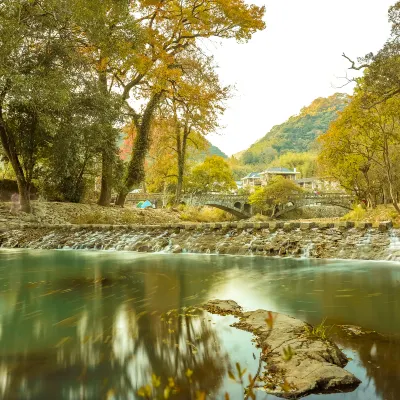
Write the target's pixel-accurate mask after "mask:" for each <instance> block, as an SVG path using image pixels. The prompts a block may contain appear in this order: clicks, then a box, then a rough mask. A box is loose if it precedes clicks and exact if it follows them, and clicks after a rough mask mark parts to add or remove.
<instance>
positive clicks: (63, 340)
mask: <svg viewBox="0 0 400 400" xmlns="http://www.w3.org/2000/svg"><path fill="white" fill-rule="evenodd" d="M70 340H72V337H71V336H67V337H64V338H62V339H61V340H60V341H59V342H58V343H57V344H56V347H62V346H64V344H65V343H68V342H69V341H70Z"/></svg>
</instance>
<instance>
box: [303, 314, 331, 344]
mask: <svg viewBox="0 0 400 400" xmlns="http://www.w3.org/2000/svg"><path fill="white" fill-rule="evenodd" d="M325 321H326V319H324V320H323V321H322V322H321V323H320V324H319V325H317V326H311V325H306V326H305V327H304V334H305V336H307V337H308V338H310V339H322V340H327V339H328V336H327V334H328V331H329V330H330V329H331V328H329V329H328V327H327V326H326V325H325Z"/></svg>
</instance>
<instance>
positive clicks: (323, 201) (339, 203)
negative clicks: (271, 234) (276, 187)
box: [274, 194, 354, 218]
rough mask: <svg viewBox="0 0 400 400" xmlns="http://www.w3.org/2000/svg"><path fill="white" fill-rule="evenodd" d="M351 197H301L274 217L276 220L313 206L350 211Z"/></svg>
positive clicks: (288, 204)
mask: <svg viewBox="0 0 400 400" xmlns="http://www.w3.org/2000/svg"><path fill="white" fill-rule="evenodd" d="M353 200H354V198H353V196H350V195H341V194H339V195H336V197H334V196H333V195H330V196H328V195H326V196H318V195H315V196H303V197H298V198H297V199H295V200H293V201H290V202H289V203H287V204H286V205H285V206H284V207H283V208H282V209H280V210H279V211H278V212H277V213H275V215H274V217H275V218H278V217H280V216H282V215H284V214H286V213H288V212H290V211H293V210H297V209H300V208H304V207H313V206H333V207H341V208H343V209H346V210H352V209H353V207H352V205H353Z"/></svg>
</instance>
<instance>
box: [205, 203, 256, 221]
mask: <svg viewBox="0 0 400 400" xmlns="http://www.w3.org/2000/svg"><path fill="white" fill-rule="evenodd" d="M204 205H205V206H208V207H214V208H218V209H220V210H223V211H226V212H228V213H230V214H232V215H234V216H235V217H237V218H240V219H245V218H249V215H246V214H245V213H244V212H243V211H241V210H238V209H236V208H232V207H227V206H224V205H222V204H213V203H207V204H204Z"/></svg>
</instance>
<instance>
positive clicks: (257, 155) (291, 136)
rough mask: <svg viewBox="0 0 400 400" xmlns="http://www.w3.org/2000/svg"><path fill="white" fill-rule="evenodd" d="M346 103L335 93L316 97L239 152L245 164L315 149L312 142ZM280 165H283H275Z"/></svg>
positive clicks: (267, 160) (266, 162)
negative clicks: (246, 148)
mask: <svg viewBox="0 0 400 400" xmlns="http://www.w3.org/2000/svg"><path fill="white" fill-rule="evenodd" d="M347 102H348V96H347V95H345V94H342V93H336V94H334V95H333V96H330V97H328V98H318V99H316V100H314V101H313V102H312V103H311V105H309V106H308V107H304V108H303V109H302V110H301V111H300V114H299V115H295V116H292V117H290V118H289V119H288V120H287V121H286V122H284V123H283V124H281V125H276V126H274V127H273V128H272V129H271V131H270V132H268V133H267V134H266V135H265V136H264V137H263V138H262V139H260V140H258V141H257V142H256V143H254V144H253V145H252V146H250V148H249V149H248V150H247V151H246V152H244V153H243V155H242V156H241V161H242V162H243V164H245V165H248V164H250V165H256V166H258V165H263V166H265V165H270V164H271V163H272V162H273V161H274V160H276V159H277V158H278V157H279V156H280V155H283V154H285V153H288V152H292V153H305V152H308V151H310V150H313V149H314V148H315V139H316V138H317V137H318V136H320V135H321V134H323V133H325V132H326V131H327V130H328V127H329V124H330V123H331V122H332V121H334V120H335V119H336V118H337V113H338V111H340V110H342V109H343V108H344V107H345V106H346V104H347ZM279 166H283V165H279Z"/></svg>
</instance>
